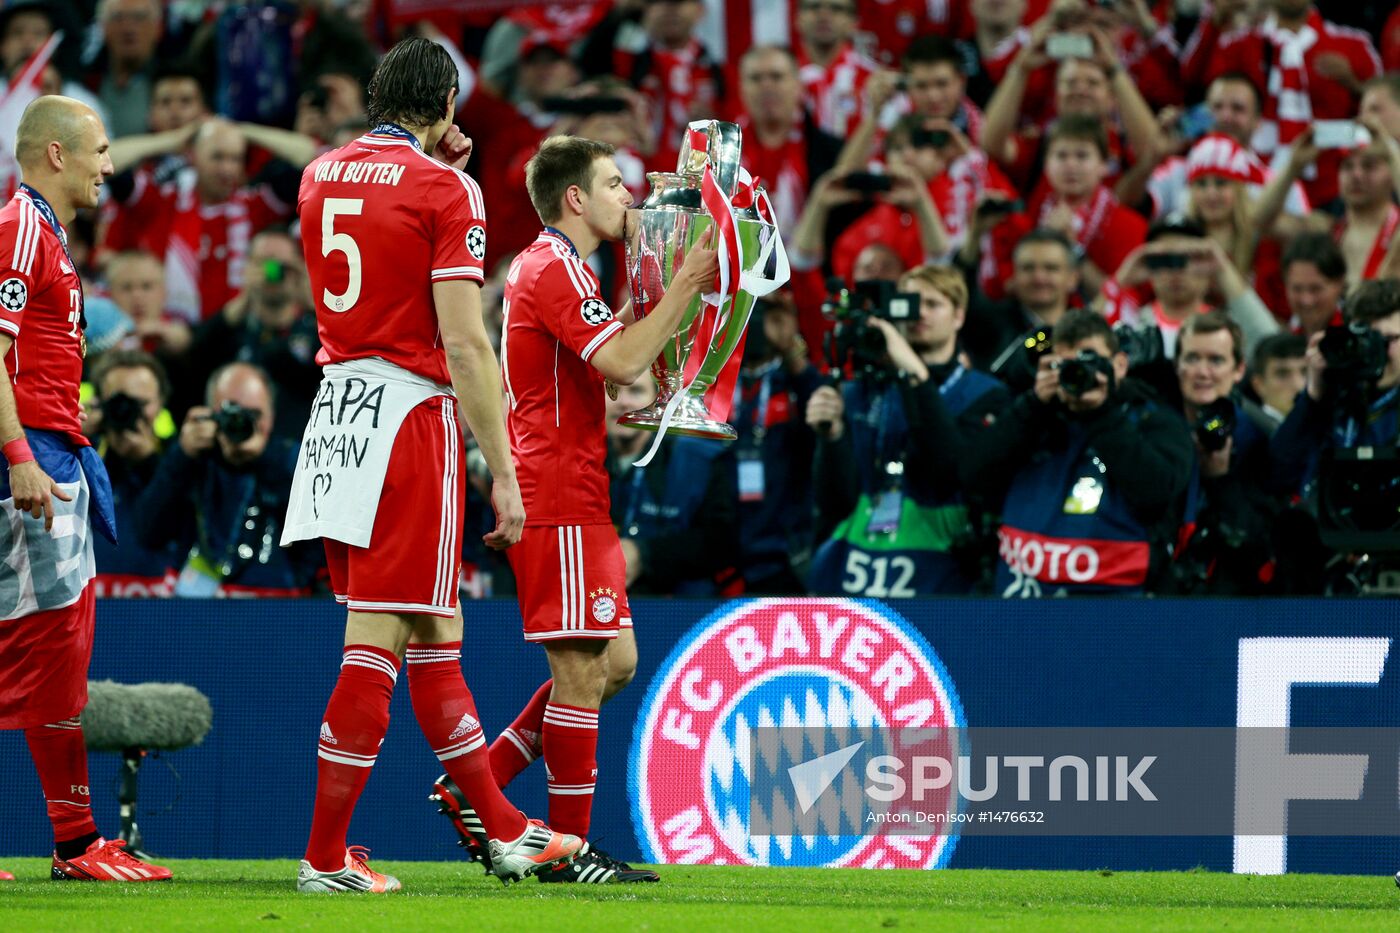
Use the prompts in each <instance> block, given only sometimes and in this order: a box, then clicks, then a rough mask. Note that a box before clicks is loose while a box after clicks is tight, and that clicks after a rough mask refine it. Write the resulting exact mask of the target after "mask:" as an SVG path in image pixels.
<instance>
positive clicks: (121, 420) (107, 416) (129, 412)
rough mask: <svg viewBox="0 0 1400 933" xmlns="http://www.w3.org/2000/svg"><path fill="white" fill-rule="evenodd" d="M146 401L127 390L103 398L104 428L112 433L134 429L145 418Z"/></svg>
mask: <svg viewBox="0 0 1400 933" xmlns="http://www.w3.org/2000/svg"><path fill="white" fill-rule="evenodd" d="M144 408H145V405H144V403H142V401H141V400H140V399H137V398H132V397H131V396H130V395H127V394H126V393H125V392H116V393H113V394H112V395H111V396H109V397H107V398H105V399H103V400H102V430H104V431H109V432H111V433H112V434H120V433H122V432H123V431H134V430H136V429H137V428H138V427H140V425H141V422H142V421H144V420H145V417H146V416H145V413H144V411H143V409H144Z"/></svg>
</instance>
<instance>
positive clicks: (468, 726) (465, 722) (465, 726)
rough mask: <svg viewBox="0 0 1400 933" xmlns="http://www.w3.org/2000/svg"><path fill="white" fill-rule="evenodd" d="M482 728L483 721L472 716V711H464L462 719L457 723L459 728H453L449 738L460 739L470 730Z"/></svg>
mask: <svg viewBox="0 0 1400 933" xmlns="http://www.w3.org/2000/svg"><path fill="white" fill-rule="evenodd" d="M480 728H481V723H479V722H477V721H476V719H475V718H473V717H472V714H471V713H463V714H462V718H461V720H460V721H459V722H458V723H457V728H455V729H453V730H452V734H451V735H449V736H448V737H447V738H448V739H449V740H450V739H460V738H461V737H462V736H464V735H466V734H467V733H468V732H474V731H476V730H477V729H480Z"/></svg>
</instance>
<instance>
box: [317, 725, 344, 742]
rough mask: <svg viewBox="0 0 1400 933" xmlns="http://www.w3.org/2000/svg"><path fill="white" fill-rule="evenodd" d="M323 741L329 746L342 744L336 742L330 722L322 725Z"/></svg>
mask: <svg viewBox="0 0 1400 933" xmlns="http://www.w3.org/2000/svg"><path fill="white" fill-rule="evenodd" d="M321 741H322V742H325V743H326V744H327V745H339V744H340V743H339V742H337V741H336V740H335V736H334V735H333V734H331V724H330V723H328V722H323V723H321Z"/></svg>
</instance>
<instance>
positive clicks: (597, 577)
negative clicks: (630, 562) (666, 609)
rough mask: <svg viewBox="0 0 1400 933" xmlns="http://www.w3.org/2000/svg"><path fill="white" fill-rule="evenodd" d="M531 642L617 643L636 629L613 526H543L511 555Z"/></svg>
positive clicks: (509, 551) (522, 540) (508, 553)
mask: <svg viewBox="0 0 1400 933" xmlns="http://www.w3.org/2000/svg"><path fill="white" fill-rule="evenodd" d="M506 556H507V557H508V558H510V568H511V570H513V571H514V572H515V588H516V592H518V593H519V594H520V614H521V615H522V616H524V618H525V640H526V641H552V640H555V639H560V638H616V637H617V632H618V629H624V628H631V627H632V614H631V611H630V610H629V609H628V608H627V565H626V562H625V561H624V560H623V559H622V546H621V545H620V544H619V543H618V540H617V531H615V530H614V529H613V526H612V525H540V526H537V527H529V528H526V529H525V532H524V534H522V535H521V536H520V542H519V543H518V544H515V545H513V546H511V547H510V548H508V549H507V550H506Z"/></svg>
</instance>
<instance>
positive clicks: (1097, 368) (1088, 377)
mask: <svg viewBox="0 0 1400 933" xmlns="http://www.w3.org/2000/svg"><path fill="white" fill-rule="evenodd" d="M1055 368H1056V369H1058V370H1059V371H1060V388H1062V389H1064V390H1065V394H1066V395H1070V396H1073V397H1074V398H1079V397H1080V396H1081V395H1084V394H1085V393H1087V392H1092V391H1094V390H1095V389H1097V388H1098V387H1099V373H1103V374H1104V375H1105V376H1107V377H1108V384H1109V387H1110V388H1112V386H1113V361H1112V360H1110V359H1108V358H1107V357H1104V356H1100V355H1099V354H1097V353H1095V352H1094V351H1093V350H1080V351H1079V352H1078V353H1076V354H1075V355H1074V356H1072V357H1070V358H1069V359H1065V360H1056V361H1055Z"/></svg>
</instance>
